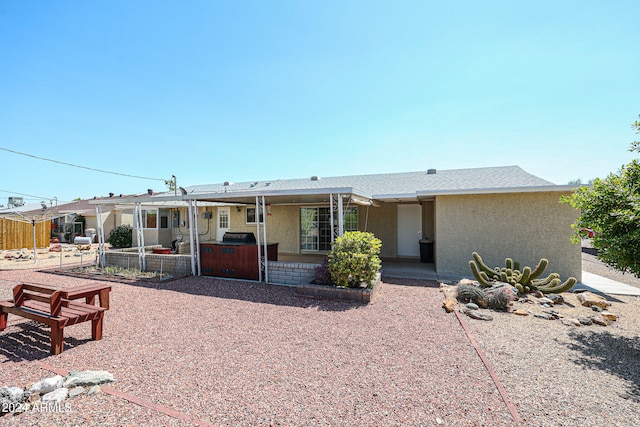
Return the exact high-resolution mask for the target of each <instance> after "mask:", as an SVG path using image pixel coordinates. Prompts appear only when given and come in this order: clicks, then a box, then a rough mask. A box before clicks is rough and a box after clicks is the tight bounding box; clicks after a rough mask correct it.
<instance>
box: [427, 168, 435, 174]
mask: <svg viewBox="0 0 640 427" xmlns="http://www.w3.org/2000/svg"><path fill="white" fill-rule="evenodd" d="M435 174H436V170H435V169H429V170H427V175H435Z"/></svg>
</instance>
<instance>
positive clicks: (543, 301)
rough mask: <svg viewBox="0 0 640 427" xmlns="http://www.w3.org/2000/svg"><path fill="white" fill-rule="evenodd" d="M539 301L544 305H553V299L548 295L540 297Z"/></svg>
mask: <svg viewBox="0 0 640 427" xmlns="http://www.w3.org/2000/svg"><path fill="white" fill-rule="evenodd" d="M538 302H539V303H540V304H542V305H544V304H548V305H550V306H551V305H553V300H550V299H549V298H547V297H542V298H540V299H538Z"/></svg>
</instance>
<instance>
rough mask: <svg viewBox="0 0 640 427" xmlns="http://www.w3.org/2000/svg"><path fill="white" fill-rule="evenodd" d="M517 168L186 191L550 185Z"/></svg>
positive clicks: (409, 190)
mask: <svg viewBox="0 0 640 427" xmlns="http://www.w3.org/2000/svg"><path fill="white" fill-rule="evenodd" d="M553 185H555V184H553V183H552V182H550V181H547V180H544V179H542V178H538V177H537V176H535V175H531V174H530V173H528V172H526V171H524V170H523V169H522V168H520V167H519V166H499V167H485V168H472V169H450V170H438V171H437V172H436V173H434V174H429V173H427V171H418V172H399V173H381V174H369V175H352V176H336V177H320V178H319V179H318V180H312V179H311V177H308V178H299V179H285V180H272V181H254V182H239V183H229V185H224V184H209V185H195V186H191V187H188V188H187V191H188V192H189V193H192V194H197V193H224V192H254V191H255V192H259V191H265V190H268V191H296V190H312V189H322V188H339V187H351V188H354V189H357V190H358V191H359V192H362V193H365V194H368V195H371V196H372V197H373V198H385V196H387V197H390V196H391V195H410V194H415V193H416V192H425V191H433V192H447V191H451V192H456V191H473V190H483V189H509V188H519V187H544V186H553Z"/></svg>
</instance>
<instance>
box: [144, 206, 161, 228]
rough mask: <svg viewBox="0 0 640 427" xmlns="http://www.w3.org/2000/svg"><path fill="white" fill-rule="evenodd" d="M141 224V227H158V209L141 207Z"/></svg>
mask: <svg viewBox="0 0 640 427" xmlns="http://www.w3.org/2000/svg"><path fill="white" fill-rule="evenodd" d="M142 225H143V228H158V210H157V209H143V210H142Z"/></svg>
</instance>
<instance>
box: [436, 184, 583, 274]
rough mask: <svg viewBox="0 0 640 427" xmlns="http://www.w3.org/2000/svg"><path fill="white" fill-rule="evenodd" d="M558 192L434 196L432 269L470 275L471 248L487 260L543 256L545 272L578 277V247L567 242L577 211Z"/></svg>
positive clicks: (533, 260) (529, 261) (527, 260)
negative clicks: (564, 202) (434, 266)
mask: <svg viewBox="0 0 640 427" xmlns="http://www.w3.org/2000/svg"><path fill="white" fill-rule="evenodd" d="M560 196H561V193H558V192H548V193H512V194H492V195H470V196H438V197H437V198H436V203H435V226H436V231H435V262H436V269H437V271H438V273H440V274H442V273H444V274H455V275H463V276H466V277H470V276H471V272H470V271H469V266H468V265H469V260H471V253H472V252H473V251H476V252H478V253H479V254H480V255H481V256H482V258H483V259H484V261H485V262H486V263H487V264H489V265H490V266H498V265H500V266H503V265H504V259H505V258H507V257H510V258H513V259H514V260H515V261H519V262H520V263H521V265H529V266H531V267H534V266H535V265H536V264H537V263H538V261H539V260H540V258H547V259H548V260H549V267H548V268H547V272H548V273H550V272H557V273H559V274H560V275H561V277H562V278H563V279H565V278H566V277H568V276H574V277H576V278H577V279H578V280H580V279H581V248H580V245H572V244H571V241H570V237H571V234H572V229H571V223H572V222H574V221H575V219H576V218H577V215H578V212H577V211H576V210H575V209H573V208H572V207H571V206H568V205H561V204H560V203H559V201H558V200H559V198H560Z"/></svg>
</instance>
